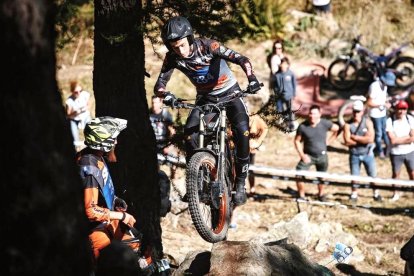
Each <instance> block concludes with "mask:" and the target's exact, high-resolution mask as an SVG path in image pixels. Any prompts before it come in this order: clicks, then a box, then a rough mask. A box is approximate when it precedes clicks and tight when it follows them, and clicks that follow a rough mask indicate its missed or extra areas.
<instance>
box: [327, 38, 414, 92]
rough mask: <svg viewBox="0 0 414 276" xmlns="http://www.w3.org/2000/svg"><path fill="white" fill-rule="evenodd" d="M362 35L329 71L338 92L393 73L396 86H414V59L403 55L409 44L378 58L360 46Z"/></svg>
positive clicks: (330, 66)
mask: <svg viewBox="0 0 414 276" xmlns="http://www.w3.org/2000/svg"><path fill="white" fill-rule="evenodd" d="M360 39H361V36H357V37H356V38H355V39H353V40H352V44H351V49H350V51H349V53H348V54H347V55H341V56H339V57H338V58H336V59H335V60H334V61H333V62H332V63H331V64H330V65H329V68H328V80H329V82H330V83H331V84H332V86H334V87H335V88H337V89H340V90H346V89H350V88H352V87H354V86H355V85H356V84H357V83H358V82H360V81H363V80H364V79H366V80H367V81H368V82H371V81H372V80H373V78H374V77H376V76H379V75H380V74H381V73H383V72H385V71H387V70H391V71H392V72H393V73H394V74H395V76H396V87H397V88H402V89H405V88H407V87H409V86H411V85H413V84H414V58H413V57H408V56H402V55H401V53H402V51H403V50H404V48H406V47H407V46H408V45H409V43H404V44H402V45H400V46H399V47H398V48H396V49H394V50H393V51H392V52H391V53H389V54H387V55H376V54H374V53H373V52H371V51H370V50H368V49H367V48H365V47H363V46H362V45H361V43H360Z"/></svg>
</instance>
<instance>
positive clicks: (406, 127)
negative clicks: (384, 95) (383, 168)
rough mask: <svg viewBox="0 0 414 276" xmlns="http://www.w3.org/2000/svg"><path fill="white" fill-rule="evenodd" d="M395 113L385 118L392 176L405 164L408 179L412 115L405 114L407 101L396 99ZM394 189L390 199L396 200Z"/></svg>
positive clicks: (413, 144)
mask: <svg viewBox="0 0 414 276" xmlns="http://www.w3.org/2000/svg"><path fill="white" fill-rule="evenodd" d="M394 107H395V114H394V115H393V116H391V117H390V118H388V119H387V124H386V131H387V134H388V136H389V138H390V141H391V156H390V157H391V165H392V178H394V179H398V178H399V177H400V172H401V166H402V164H404V165H405V167H406V169H407V173H408V177H409V178H410V180H413V179H414V117H412V116H411V115H407V109H408V103H407V102H406V101H402V100H401V101H398V102H397V103H396V104H395V106H394ZM399 197H400V196H399V194H398V193H397V191H394V195H393V197H392V200H398V199H399Z"/></svg>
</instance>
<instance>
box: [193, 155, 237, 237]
mask: <svg viewBox="0 0 414 276" xmlns="http://www.w3.org/2000/svg"><path fill="white" fill-rule="evenodd" d="M202 173H207V174H208V175H206V174H204V175H202ZM201 177H202V179H201ZM200 180H201V181H200ZM212 180H217V169H216V159H215V157H214V156H213V155H212V154H210V153H208V152H197V153H195V154H194V155H193V156H192V157H191V159H190V162H189V164H188V166H187V171H186V183H187V184H186V185H187V195H188V207H189V211H190V214H191V219H192V220H193V223H194V226H195V228H196V230H197V232H198V233H199V235H200V236H201V237H202V238H203V239H204V240H205V241H207V242H210V243H216V242H219V241H222V240H224V239H225V238H226V236H227V231H228V228H229V223H230V214H231V209H230V200H231V194H230V193H229V191H230V190H229V188H228V183H226V182H227V181H224V183H222V187H223V197H222V198H221V200H220V207H219V209H218V210H217V209H215V208H213V207H212V205H211V203H209V202H208V200H206V198H211V197H209V196H207V195H210V194H211V190H210V189H209V188H207V185H208V184H210V182H211V181H212ZM208 187H209V185H208ZM200 191H201V192H200ZM200 195H201V197H202V200H201V201H200ZM203 195H204V196H203Z"/></svg>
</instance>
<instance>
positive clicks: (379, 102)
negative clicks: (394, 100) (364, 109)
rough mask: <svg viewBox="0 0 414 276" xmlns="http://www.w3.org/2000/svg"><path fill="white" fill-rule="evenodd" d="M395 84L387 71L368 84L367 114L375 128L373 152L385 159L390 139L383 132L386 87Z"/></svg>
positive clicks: (385, 119)
mask: <svg viewBox="0 0 414 276" xmlns="http://www.w3.org/2000/svg"><path fill="white" fill-rule="evenodd" d="M394 84H395V75H394V74H393V73H391V72H387V73H385V74H384V75H382V76H381V77H380V78H378V79H377V80H375V81H374V82H373V83H371V85H370V86H369V90H368V101H367V105H368V106H369V107H370V108H371V109H370V111H369V116H370V117H371V120H372V122H373V123H374V129H375V153H376V154H377V155H378V156H379V157H380V158H381V159H385V157H386V155H388V154H389V150H390V140H389V138H388V136H387V133H386V132H385V123H386V121H387V107H386V102H387V95H388V94H387V89H388V86H392V85H394ZM382 140H384V143H385V145H386V150H387V151H386V152H385V151H384V148H383V146H382Z"/></svg>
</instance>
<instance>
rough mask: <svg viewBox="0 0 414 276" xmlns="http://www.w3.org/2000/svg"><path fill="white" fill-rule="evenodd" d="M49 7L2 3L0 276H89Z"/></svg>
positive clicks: (22, 0)
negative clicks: (57, 75) (0, 220)
mask: <svg viewBox="0 0 414 276" xmlns="http://www.w3.org/2000/svg"><path fill="white" fill-rule="evenodd" d="M52 3H53V1H49V0H43V1H41V0H38V1H31V0H8V1H2V2H1V3H0V33H1V35H2V39H1V41H2V42H1V44H2V51H1V52H0V56H1V67H2V68H3V69H2V79H3V81H1V82H0V91H1V93H0V99H1V100H0V102H1V105H2V106H1V108H0V110H1V111H0V112H1V115H0V116H1V118H2V124H1V126H2V131H1V133H2V136H3V137H2V139H1V140H2V146H1V153H2V154H1V156H2V157H3V162H2V164H3V165H2V168H1V171H2V181H1V185H0V187H1V191H0V194H1V205H2V208H1V210H2V222H1V227H0V229H1V230H0V236H1V251H2V254H1V255H2V257H3V258H2V260H3V265H2V266H1V269H0V274H1V275H68V276H69V275H70V276H73V275H89V272H90V271H91V261H90V260H91V258H90V256H91V255H90V254H91V252H90V248H89V243H88V239H87V235H88V232H87V224H86V216H85V213H84V209H83V205H82V202H83V200H82V199H83V188H82V183H81V180H80V177H79V175H78V172H77V166H76V164H75V162H74V155H75V151H74V149H73V147H72V139H71V134H70V130H69V127H68V125H67V121H66V118H65V116H64V109H63V106H62V104H61V98H60V94H59V93H58V88H57V83H56V79H55V75H56V73H55V66H56V60H55V33H54V20H55V17H54V16H55V15H54V13H53V11H54V7H53V5H52Z"/></svg>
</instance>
